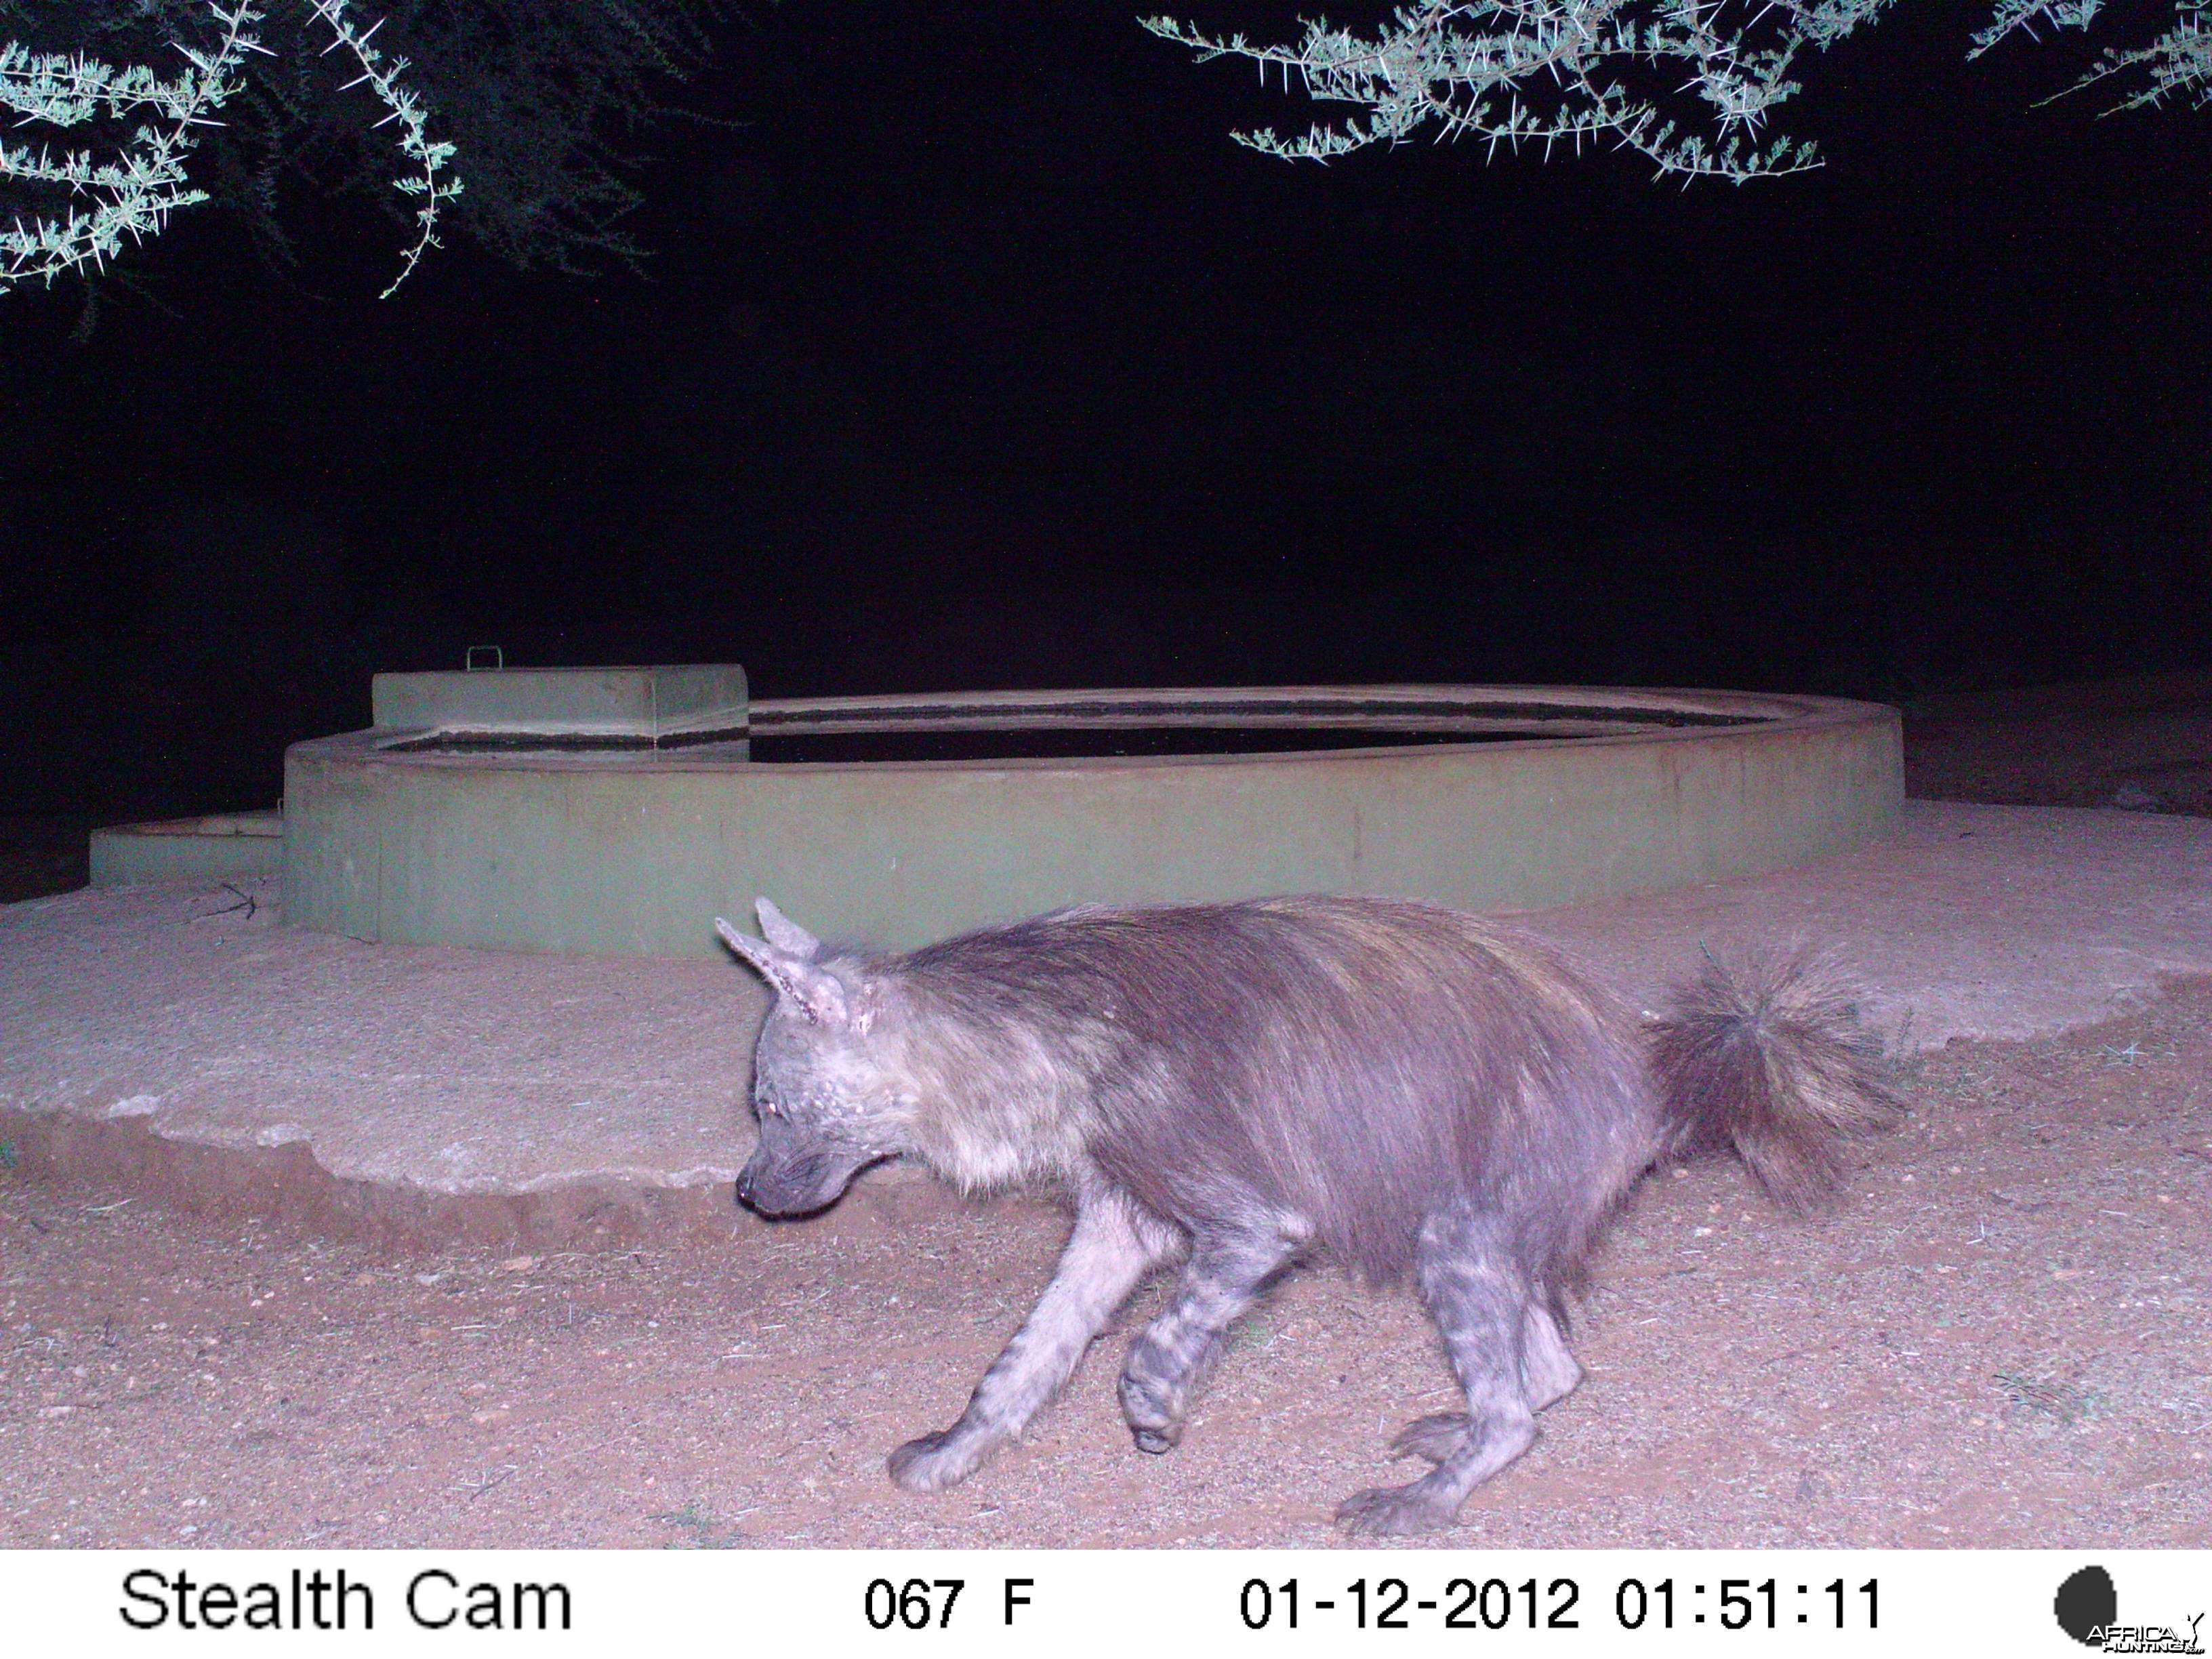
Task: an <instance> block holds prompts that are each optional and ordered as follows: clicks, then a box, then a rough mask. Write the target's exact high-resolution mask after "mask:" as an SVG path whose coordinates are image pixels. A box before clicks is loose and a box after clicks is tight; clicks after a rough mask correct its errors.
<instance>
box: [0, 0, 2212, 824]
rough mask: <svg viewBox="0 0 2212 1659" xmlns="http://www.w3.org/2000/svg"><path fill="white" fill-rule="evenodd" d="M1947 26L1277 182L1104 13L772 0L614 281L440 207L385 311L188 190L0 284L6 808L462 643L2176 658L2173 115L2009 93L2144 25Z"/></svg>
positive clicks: (2199, 218) (2196, 170)
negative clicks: (1692, 151) (1768, 169)
mask: <svg viewBox="0 0 2212 1659" xmlns="http://www.w3.org/2000/svg"><path fill="white" fill-rule="evenodd" d="M1309 9H1310V8H1309ZM1337 10H1341V8H1339V9H1337ZM1296 12H1297V9H1296V8H1289V7H1280V6H1277V7H1255V6H1249V5H1248V6H1245V7H1243V9H1242V10H1240V11H1237V13H1235V14H1234V15H1231V14H1230V13H1228V12H1225V11H1223V10H1220V9H1215V10H1213V11H1210V12H1209V11H1200V12H1197V13H1194V14H1192V15H1194V16H1195V17H1196V18H1197V20H1198V21H1200V22H1202V23H1205V24H1208V25H1219V26H1222V27H1245V28H1248V29H1249V30H1250V31H1251V32H1252V33H1254V34H1255V36H1270V37H1272V36H1276V35H1284V36H1287V35H1289V34H1291V33H1295V27H1296V26H1295V16H1296ZM1332 15H1334V13H1333V14H1332ZM1979 17H1980V14H1979V13H1974V14H1972V15H1971V16H1970V15H1966V14H1962V13H1961V12H1960V10H1959V9H1956V8H1951V7H1945V6H1940V5H1935V4H1930V3H1910V4H1907V5H1905V6H1901V7H1899V9H1898V11H1897V13H1896V15H1893V16H1891V17H1889V18H1887V20H1885V21H1882V22H1881V23H1880V24H1879V25H1877V26H1875V27H1872V28H1871V29H1869V30H1867V31H1865V32H1864V33H1863V35H1862V36H1861V37H1860V38H1858V39H1856V40H1852V41H1850V42H1848V43H1847V44H1846V45H1845V46H1844V47H1843V48H1841V49H1839V50H1838V51H1836V52H1832V53H1831V54H1829V55H1828V56H1827V57H1826V58H1815V59H1814V60H1812V61H1811V62H1810V63H1808V64H1807V66H1806V73H1805V75H1804V76H1803V77H1802V78H1803V79H1804V80H1805V82H1806V89H1805V91H1804V92H1803V94H1801V95H1800V97H1799V98H1797V99H1796V100H1792V101H1791V102H1790V104H1788V105H1786V106H1784V110H1783V111H1782V112H1781V114H1782V120H1783V123H1784V125H1786V126H1787V127H1788V129H1789V130H1790V131H1794V132H1796V133H1799V134H1802V135H1804V136H1808V137H1814V138H1815V139H1816V140H1818V141H1819V142H1820V144H1821V146H1822V149H1823V150H1824V152H1825V154H1826V159H1827V162H1828V165H1827V166H1826V168H1825V169H1824V170H1822V171H1820V172H1817V173H1809V174H1802V175H1798V176H1796V177H1792V178H1786V179H1772V180H1767V181H1764V182H1759V183H1755V184H1753V185H1746V186H1743V187H1741V188H1737V187H1731V186H1729V185H1717V184H1712V183H1710V182H1705V183H1699V184H1696V185H1692V187H1691V188H1689V189H1688V190H1687V191H1685V190H1683V189H1681V188H1680V187H1679V186H1678V185H1670V184H1658V183H1655V182H1654V181H1653V180H1652V179H1651V178H1650V171H1649V169H1648V167H1646V166H1645V165H1644V164H1643V163H1642V162H1640V161H1638V160H1636V159H1635V158H1632V157H1629V156H1625V155H1602V156H1598V157H1595V158H1593V157H1589V156H1585V157H1584V158H1583V159H1582V160H1580V161H1576V160H1572V159H1567V158H1562V159H1558V160H1554V161H1552V162H1551V163H1549V164H1545V163H1544V162H1542V161H1541V160H1540V159H1538V158H1536V157H1534V156H1523V157H1520V158H1517V159H1516V158H1512V157H1510V156H1507V155H1504V154H1501V155H1499V156H1498V159H1497V160H1496V161H1494V162H1492V163H1491V164H1490V165H1487V166H1486V165H1485V164H1484V159H1483V155H1482V153H1481V151H1480V149H1477V148H1475V147H1473V146H1468V145H1460V146H1449V145H1447V146H1442V147H1438V146H1434V145H1430V144H1426V143H1423V144H1418V145H1413V146H1408V147H1406V148H1403V149H1399V150H1396V151H1395V152H1383V151H1379V150H1377V151H1369V152H1365V153H1363V154H1361V155H1357V156H1354V157H1352V158H1349V159H1347V160H1345V161H1340V162H1338V163H1336V164H1334V166H1331V167H1327V168H1322V167H1313V166H1299V167H1293V166H1290V165H1287V164H1285V163H1282V162H1279V161H1272V160H1269V159H1267V158H1266V157H1263V156H1260V155H1254V154H1252V153H1250V152H1249V151H1246V150H1244V149H1240V148H1238V147H1237V146H1235V145H1233V144H1232V143H1231V142H1230V141H1229V138H1228V136H1227V135H1228V132H1229V130H1230V129H1231V128H1232V127H1235V126H1243V125H1256V124H1282V125H1302V124H1303V122H1304V118H1305V117H1306V113H1307V109H1306V106H1304V104H1303V103H1302V102H1301V101H1300V100H1296V99H1286V98H1285V97H1284V95H1283V94H1281V93H1280V92H1279V91H1275V90H1270V91H1267V92H1266V93H1262V92H1261V90H1260V88H1258V86H1257V85H1256V83H1255V78H1254V76H1252V74H1251V72H1250V70H1249V67H1245V66H1240V65H1237V64H1228V63H1215V64H1194V62H1193V61H1192V60H1191V58H1190V55H1189V54H1188V52H1183V51H1182V50H1180V49H1178V48H1176V47H1174V46H1170V45H1168V44H1166V43H1164V42H1162V41H1159V40H1154V39H1152V37H1150V36H1148V35H1146V34H1145V33H1143V32H1141V31H1140V30H1139V28H1138V27H1137V25H1136V22H1135V20H1134V16H1133V9H1121V8H1116V7H1114V6H1110V5H1107V6H1101V5H1098V4H1097V3H1095V0H1094V3H1086V4H1080V5H1078V4H1070V3H1054V0H1041V3H1030V4H1023V5H975V6H969V7H964V8H961V9H957V10H955V9H951V8H945V7H933V6H927V5H919V4H915V3H911V0H908V3H858V0H853V3H837V4H834V5H832V4H827V3H821V0H787V3H785V4H784V5H782V6H781V8H779V9H776V10H775V11H774V12H772V13H770V14H769V15H767V16H766V18H765V19H764V21H763V22H762V24H761V26H760V27H758V28H757V30H756V29H751V28H737V27H732V29H731V30H730V31H729V33H728V38H727V41H726V49H725V50H724V51H723V52H720V54H719V55H718V58H717V59H716V62H715V64H714V68H713V70H711V71H710V73H708V75H707V76H703V77H702V79H701V80H700V81H699V82H697V83H696V84H695V85H694V86H693V87H692V88H689V89H688V91H686V92H685V93H684V94H683V96H684V97H686V98H688V99H689V100H690V101H691V102H692V103H693V105H694V106H695V107H696V108H698V109H702V110H704V111H708V112H714V113H716V114H726V115H728V116H731V117H734V118H738V125H715V124H709V123H702V122H688V121H683V120H670V121H666V122H664V123H662V124H660V125H658V126H656V127H654V128H653V129H652V130H651V131H649V132H648V133H647V135H645V137H644V138H643V139H642V140H641V143H643V144H645V145H647V146H648V147H650V148H651V149H652V150H653V154H654V155H655V156H656V157H657V158H658V159H656V160H655V161H653V164H652V165H651V166H650V167H649V168H648V169H647V172H646V173H645V175H644V177H643V180H642V182H643V184H644V185H645V187H646V189H647V191H648V193H649V196H650V197H651V205H650V207H649V209H648V210H647V211H646V212H645V213H644V214H643V215H641V217H640V220H639V222H637V223H636V224H635V226H634V227H633V231H634V234H637V235H638V236H639V237H640V238H641V240H644V241H645V242H646V243H647V245H648V246H652V247H653V249H654V250H655V251H656V252H655V254H654V257H653V259H652V261H651V264H650V267H649V270H648V272H647V276H646V277H645V279H643V280H639V279H636V278H633V277H631V276H628V275H625V274H623V273H622V272H620V271H618V270H616V271H610V272H608V273H607V274H605V275H602V276H597V277H594V278H592V279H589V280H578V279H575V278H570V277H564V276H554V275H520V274H518V273H516V272H514V271H513V270H510V269H508V268H507V267H505V266H503V265H501V264H497V263H496V262H495V261H494V260H492V259H491V258H489V257H488V256H485V255H483V254H482V253H480V252H477V251H475V250H473V249H471V248H470V247H469V246H465V245H462V244H459V242H449V244H448V246H447V247H446V248H444V249H443V250H441V251H438V252H434V253H433V254H432V255H431V256H430V257H429V258H428V259H427V260H426V262H425V264H423V265H422V268H421V269H420V270H418V271H417V272H416V275H415V276H413V277H412V278H411V279H410V282H409V283H407V285H406V286H405V287H404V288H403V289H401V290H400V292H399V293H398V295H396V296H395V297H394V298H392V299H391V300H389V301H381V302H380V301H377V300H376V299H375V298H374V295H375V293H376V291H377V290H378V289H380V288H381V287H383V286H384V284H385V283H386V282H388V281H389V279H390V276H391V273H392V270H393V269H394V268H395V267H396V264H397V262H398V257H399V253H400V251H401V248H402V246H403V245H404V244H403V241H402V240H401V239H399V238H398V237H397V236H396V235H394V234H392V232H391V230H390V228H389V227H388V226H386V225H385V224H384V223H382V222H377V221H374V220H372V219H370V218H368V217H367V216H353V217H349V216H345V215H343V214H338V215H335V216H325V217H322V218H317V217H316V216H313V214H310V215H309V216H307V219H306V221H305V222H301V219H300V218H299V217H298V216H295V217H294V218H293V219H292V220H291V221H290V222H289V228H290V229H291V230H292V231H293V232H294V233H295V234H296V235H298V236H299V237H300V239H301V243H302V248H303V254H304V258H303V261H302V264H301V266H300V267H299V268H298V269H296V270H294V271H293V272H291V273H289V275H272V274H270V272H268V271H266V270H264V269H262V268H261V267H259V266H258V265H257V264H256V263H255V261H254V259H253V258H252V253H251V252H250V250H249V249H248V248H247V246H246V244H245V241H244V240H243V239H242V238H241V237H240V235H239V234H238V233H237V228H236V226H235V225H234V223H232V222H228V221H227V220H226V219H225V218H224V217H222V216H221V215H219V214H215V213H206V214H202V215H197V216H195V215H191V214H187V215H185V216H181V217H180V218H179V220H178V221H177V222H176V223H175V224H174V226H173V228H172V230H171V232H170V233H169V234H168V235H167V236H165V237H164V238H162V239H161V240H160V242H159V243H157V244H156V245H155V246H153V247H152V248H151V249H149V252H148V253H147V255H146V256H145V257H144V258H143V260H142V261H141V263H140V264H139V266H138V267H137V268H138V269H139V270H141V272H142V273H143V276H144V277H145V279H146V281H147V283H148V284H149V289H150V292H151V295H152V296H153V300H154V301H158V304H156V303H152V302H147V301H132V300H131V299H130V298H129V297H128V296H118V298H116V299H115V300H113V301H111V302H110V303H108V304H107V305H106V306H105V307H103V309H102V312H101V313H100V319H99V322H98V325H97V327H96V328H95V329H94V331H93V332H92V334H91V336H90V337H89V338H88V340H86V341H85V342H83V343H71V342H70V339H69V335H70V328H71V325H72V324H73V323H74V322H75V320H76V316H77V313H78V308H79V305H80V297H81V296H80V295H77V294H76V293H73V292H70V291H68V290H67V289H64V288H62V287H57V289H55V290H53V291H52V293H51V294H49V293H46V292H44V291H42V290H39V289H35V288H33V289H21V290H18V291H16V292H14V293H12V294H9V295H0V342H4V347H3V348H0V393H3V394H4V397H3V398H0V408H4V422H5V425H4V428H0V457H4V459H0V466H4V468H5V474H4V476H5V478H6V487H5V489H4V490H0V550H4V556H0V613H4V615H5V616H6V617H7V619H8V623H7V633H8V636H9V641H10V649H9V653H8V658H9V660H8V664H7V666H6V668H5V669H4V670H0V677H4V684H0V695H4V696H5V697H6V699H7V706H8V707H9V710H10V714H9V724H8V728H7V732H8V736H7V743H6V751H5V752H6V759H7V765H6V769H5V777H4V781H3V782H0V813H13V814H32V813H46V814H82V815H85V816H88V817H93V818H94V819H104V820H109V821H112V820H114V819H118V818H125V817H152V816H157V815H161V814H164V813H174V812H185V811H205V810H216V809H220V808H224V807H234V806H246V805H266V804H268V803H269V802H270V800H272V799H274V797H275V795H276V793H277V789H278V787H279V776H280V765H281V755H282V748H283V744H284V743H285V742H287V741H289V740H290V739H292V738H298V737H303V736H309V735H314V734H318V733H320V732H329V731H334V730H339V729H344V728H347V727H350V726H359V725H362V724H365V723H366V720H367V712H368V675H369V674H370V672H371V671H374V670H377V669H389V668H414V667H428V666H457V665H459V659H460V653H461V651H462V649H463V647H465V646H468V645H471V644H476V643H498V644H501V646H503V647H504V648H505V650H506V653H507V660H508V661H509V662H510V663H559V662H567V663H591V662H609V661H637V660H701V659H725V660H735V661H738V662H742V663H743V664H744V665H745V666H746V668H747V669H748V671H750V675H751V678H752V684H753V689H754V691H755V694H756V695H757V696H771V697H772V696H795V695H804V694H826V693H843V692H860V691H872V690H947V689H969V688H985V687H998V686H1039V687H1042V686H1075V685H1100V686H1109V685H1121V684H1135V685H1142V684H1239V683H1242V684H1270V683H1285V682H1307V683H1340V682H1360V681H1415V680H1442V681H1515V682H1570V683H1595V684H1699V685H1716V686H1735V687H1743V688H1751V689H1776V690H1807V691H1822V692H1833V693H1840V694H1844V695H1857V696H1872V697H1877V698H1883V699H1887V700H1890V701H1900V702H1901V701H1905V700H1908V699H1911V698H1913V697H1915V696H1923V695H1927V694H1929V693H1931V692H1936V691H1942V690H1954V689H1961V688H1973V687H1982V686H2002V685H2008V684H2035V683H2038V682H2042V681H2049V680H2054V679H2059V678H2070V677H2075V676H2085V675H2102V674H2121V673H2129V672H2136V671H2150V670H2156V669H2164V668H2172V667H2187V666H2203V665H2207V658H2208V652H2207V648H2206V647H2205V644H2204V642H2203V631H2202V625H2201V618H2202V616H2203V613H2204V612H2205V611H2206V610H2207V609H2208V601H2212V450H2208V447H2207V443H2206V437H2207V427H2208V415H2207V408H2206V398H2205V392H2206V387H2207V385H2208V377H2212V330H2208V326H2207V321H2206V319H2207V308H2206V305H2205V296H2206V294H2207V292H2208V289H2209V288H2212V236H2208V234H2207V225H2208V191H2212V113H2206V112H2191V111H2189V110H2187V109H2169V110H2154V111H2148V112H2136V113H2129V114H2121V115H2115V116H2112V117H2110V118H2105V119H2099V118H2097V112H2098V111H2099V110H2100V109H2101V108H2103V107H2104V106H2105V104H2106V102H2109V101H2110V100H2106V99H2102V98H2101V97H2100V94H2099V93H2098V92H2097V91H2095V90H2091V91H2089V92H2087V93H2081V94H2074V95H2072V96H2070V97H2067V98H2063V99H2061V100H2058V101H2057V102H2056V103H2053V104H2049V105H2045V106H2040V107H2039V106H2037V105H2036V100H2038V99H2039V98H2044V97H2047V96H2048V95H2049V94H2051V93H2053V92H2056V91H2057V90H2059V89H2060V88H2063V87H2064V86H2066V85H2067V84H2068V83H2069V82H2070V81H2071V80H2072V79H2073V78H2074V76H2075V75H2076V74H2077V73H2078V72H2079V70H2080V69H2081V67H2082V66H2083V65H2084V64H2086V63H2087V62H2088V61H2089V60H2090V58H2091V57H2092V56H2093V48H2094V47H2095V46H2099V45H2102V44H2107V43H2110V42H2121V43H2133V42H2135V41H2136V40H2137V39H2139V38H2147V37H2148V33H2151V32H2154V31H2155V28H2156V27H2162V25H2161V24H2160V21H2159V19H2160V14H2159V13H2158V12H2156V11H2155V10H2153V9H2144V8H2142V7H2133V8H2128V7H2122V8H2116V9H2114V11H2113V13H2112V19H2113V20H2114V21H2109V22H2100V26H2099V32H2098V33H2093V35H2092V36H2091V37H2090V39H2089V41H2088V44H2087V46H2084V45H2083V44H2082V43H2081V42H2080V41H2078V40H2067V41H2065V42H2063V43H2061V44H2058V45H2050V46H2040V47H2039V46H2035V45H2033V44H2031V43H2020V44H2015V45H2010V46H2006V47H2004V48H2002V49H2000V50H1999V51H1998V52H1996V53H1994V54H1992V55H1991V56H1990V57H1989V58H1984V59H1982V60H1980V61H1978V62H1977V63H1975V64H1967V63H1966V62H1965V61H1964V53H1965V50H1966V44H1967V42H1966V34H1967V32H1968V30H1969V28H1970V27H1972V24H1973V23H1974V22H1976V21H1979ZM1339 21H1347V22H1350V21H1358V22H1359V23H1360V24H1362V25H1363V26H1364V24H1366V23H1367V22H1368V21H1370V18H1369V17H1368V16H1367V15H1365V14H1360V15H1358V16H1357V17H1356V18H1355V17H1354V15H1352V14H1351V13H1349V12H1346V13H1345V15H1343V16H1342V17H1341V18H1340V20H1339ZM2107 27H2109V28H2110V29H2111V31H2112V33H2110V34H2109V35H2107V34H2106V33H2104V32H2103V31H2104V30H2106V28H2107ZM455 165H456V167H457V169H458V170H459V172H460V173H461V174H462V175H463V176H464V178H465V176H466V173H467V170H468V160H467V157H466V155H462V156H460V157H459V158H458V159H457V161H456V164H455ZM395 170H396V169H395ZM87 757H94V763H91V764H88V763H87Z"/></svg>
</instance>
